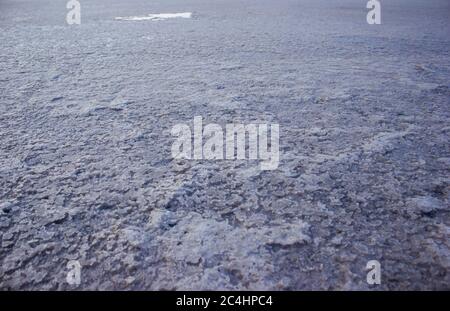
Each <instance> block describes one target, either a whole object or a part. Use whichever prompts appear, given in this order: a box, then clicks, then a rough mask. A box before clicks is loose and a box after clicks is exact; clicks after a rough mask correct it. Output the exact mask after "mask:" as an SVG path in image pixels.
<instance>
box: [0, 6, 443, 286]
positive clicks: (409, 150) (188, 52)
mask: <svg viewBox="0 0 450 311" xmlns="http://www.w3.org/2000/svg"><path fill="white" fill-rule="evenodd" d="M80 2H81V25H67V24H66V14H67V12H68V10H67V9H66V1H53V0H52V1H50V0H42V1H31V0H22V1H12V0H4V1H3V0H2V1H1V2H0V29H1V31H0V243H1V247H0V264H1V267H0V289H2V290H22V289H32V290H90V289H94V290H138V289H149V290H203V289H205V290H206V289H209V290H216V289H244V290H245V289H247V290H310V289H320V290H325V289H333V290H377V289H393V290H401V289H409V290H412V289H450V217H449V210H450V144H449V141H450V122H449V120H450V84H449V78H450V55H449V54H450V52H449V51H450V4H449V2H448V1H445V0H442V1H441V0H434V1H419V0H396V1H382V24H381V25H368V24H367V22H366V14H367V11H368V10H367V9H366V1H356V0H344V1H325V0H320V1H319V0H304V1H294V0H277V1H275V0H261V1H257V0H248V1H244V0H242V1H240V0H216V1H206V0H183V1H182V0H171V1H163V0H158V1H144V0H127V1H119V0H108V1H107V0H89V1H83V0H81V1H80ZM176 12H192V13H193V15H192V18H178V19H176V18H174V19H169V20H153V21H151V20H148V21H125V20H115V17H120V16H139V15H146V14H149V13H176ZM194 116H202V117H203V122H204V124H207V123H218V124H220V125H221V126H225V124H227V123H242V124H249V123H252V122H253V123H255V122H256V123H278V124H279V125H280V163H279V166H278V168H277V169H276V170H272V171H262V170H261V169H260V161H259V160H252V161H250V160H239V161H237V160H236V161H230V160H228V161H227V160H223V161H221V160H216V161H207V160H174V159H173V158H172V156H171V146H172V143H173V141H174V137H173V136H172V135H171V128H172V127H173V126H174V125H175V124H177V123H186V124H188V125H190V126H191V128H192V126H193V118H194ZM70 260H78V261H79V262H80V264H81V267H82V269H81V284H80V285H78V286H77V285H70V284H68V283H67V282H66V275H67V273H68V269H67V263H68V262H69V261H70ZM369 260H378V261H379V262H380V263H381V274H382V280H381V285H368V284H367V282H366V275H367V270H366V264H367V262H368V261H369Z"/></svg>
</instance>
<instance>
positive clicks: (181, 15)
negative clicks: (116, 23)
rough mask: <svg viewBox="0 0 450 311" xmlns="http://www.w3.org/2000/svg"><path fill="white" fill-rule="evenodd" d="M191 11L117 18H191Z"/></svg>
mask: <svg viewBox="0 0 450 311" xmlns="http://www.w3.org/2000/svg"><path fill="white" fill-rule="evenodd" d="M191 17H192V13H191V12H184V13H161V14H148V15H146V16H127V17H116V18H115V19H116V20H121V21H161V20H165V19H169V18H191Z"/></svg>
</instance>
